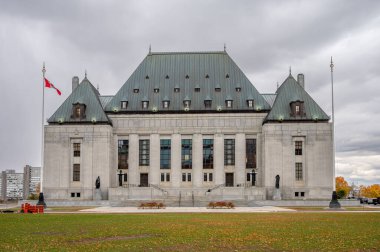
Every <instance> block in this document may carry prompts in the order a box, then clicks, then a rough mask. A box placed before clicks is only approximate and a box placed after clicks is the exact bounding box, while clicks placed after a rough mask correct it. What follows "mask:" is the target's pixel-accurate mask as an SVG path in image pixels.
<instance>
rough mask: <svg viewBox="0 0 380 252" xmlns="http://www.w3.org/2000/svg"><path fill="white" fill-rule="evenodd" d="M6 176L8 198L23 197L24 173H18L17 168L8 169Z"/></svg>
mask: <svg viewBox="0 0 380 252" xmlns="http://www.w3.org/2000/svg"><path fill="white" fill-rule="evenodd" d="M3 176H4V174H3ZM5 176H6V178H5V180H6V181H5V185H6V198H7V199H22V198H23V187H24V174H23V173H16V172H15V170H6V171H5Z"/></svg>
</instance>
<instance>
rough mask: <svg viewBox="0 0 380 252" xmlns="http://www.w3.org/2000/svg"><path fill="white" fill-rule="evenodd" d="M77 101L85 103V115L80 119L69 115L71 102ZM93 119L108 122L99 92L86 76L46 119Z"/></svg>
mask: <svg viewBox="0 0 380 252" xmlns="http://www.w3.org/2000/svg"><path fill="white" fill-rule="evenodd" d="M103 100H106V99H103ZM103 102H105V101H103ZM77 103H80V104H85V105H86V111H85V114H86V117H85V118H83V119H80V120H78V119H74V118H72V117H71V115H72V113H73V104H77ZM94 121H95V122H96V123H110V121H109V119H108V117H107V115H106V114H105V113H104V110H103V107H102V103H101V101H100V98H99V92H98V91H97V90H96V89H95V88H94V86H93V85H92V84H91V83H90V81H89V80H88V79H87V78H84V79H83V81H82V82H81V83H80V84H79V86H78V87H77V88H76V89H75V90H74V91H73V92H72V93H71V94H70V95H69V97H67V99H66V100H65V101H64V102H63V104H62V105H61V106H60V107H59V108H58V109H57V111H56V112H55V113H54V114H53V115H52V116H51V117H50V118H49V120H48V122H49V123H86V122H92V123H93V122H94Z"/></svg>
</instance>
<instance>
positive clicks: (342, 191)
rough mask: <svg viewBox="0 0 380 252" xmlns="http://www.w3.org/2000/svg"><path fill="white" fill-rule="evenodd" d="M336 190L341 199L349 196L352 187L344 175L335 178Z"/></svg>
mask: <svg viewBox="0 0 380 252" xmlns="http://www.w3.org/2000/svg"><path fill="white" fill-rule="evenodd" d="M335 190H336V193H337V195H338V198H339V199H342V198H345V197H347V195H348V194H349V192H350V191H351V187H350V186H349V185H348V183H347V181H346V180H345V179H344V178H343V177H336V178H335Z"/></svg>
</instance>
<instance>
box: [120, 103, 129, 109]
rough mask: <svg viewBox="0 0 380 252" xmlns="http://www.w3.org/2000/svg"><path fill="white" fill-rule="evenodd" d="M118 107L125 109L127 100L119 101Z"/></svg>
mask: <svg viewBox="0 0 380 252" xmlns="http://www.w3.org/2000/svg"><path fill="white" fill-rule="evenodd" d="M120 107H121V109H127V107H128V101H121V104H120Z"/></svg>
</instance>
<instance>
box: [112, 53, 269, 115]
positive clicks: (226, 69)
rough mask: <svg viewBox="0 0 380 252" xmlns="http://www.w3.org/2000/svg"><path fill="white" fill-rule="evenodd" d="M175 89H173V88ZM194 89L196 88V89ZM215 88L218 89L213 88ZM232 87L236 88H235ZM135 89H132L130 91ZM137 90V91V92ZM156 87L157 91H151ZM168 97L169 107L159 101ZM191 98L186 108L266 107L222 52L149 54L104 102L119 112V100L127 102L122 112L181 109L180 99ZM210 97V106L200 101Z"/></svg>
mask: <svg viewBox="0 0 380 252" xmlns="http://www.w3.org/2000/svg"><path fill="white" fill-rule="evenodd" d="M175 88H177V89H179V92H175V91H174V89H175ZM196 88H197V89H198V88H199V89H200V90H199V92H197V91H198V90H196ZM215 88H220V91H216V90H215ZM236 88H240V91H237V90H236ZM134 89H136V92H134ZM137 89H138V92H137ZM154 89H159V92H154ZM164 98H168V99H169V101H170V106H169V108H165V109H164V108H163V106H162V101H163V100H164ZM186 98H189V99H190V100H191V105H190V111H207V112H213V111H216V108H217V107H219V106H221V107H222V109H223V110H224V111H231V110H232V111H234V110H238V111H254V110H255V109H258V110H262V111H265V110H269V109H270V106H269V104H268V103H267V102H266V101H265V99H264V98H263V97H262V96H261V95H260V94H259V92H258V91H257V90H256V88H255V87H254V86H253V85H252V83H251V82H250V81H249V80H248V78H247V77H246V76H245V74H244V73H243V72H242V71H241V70H240V68H239V67H238V66H237V65H236V64H235V62H234V61H233V60H232V59H231V58H230V57H229V55H228V54H227V53H226V52H194V53H183V52H181V53H150V54H148V55H147V56H146V58H145V59H144V60H143V61H142V63H141V64H140V65H139V66H138V68H137V69H136V70H135V71H134V72H133V74H132V75H131V76H130V78H129V79H128V80H127V81H126V82H125V84H124V85H123V86H122V87H121V89H120V90H119V91H118V92H117V94H116V95H115V96H114V98H113V99H112V100H111V101H110V102H109V103H108V104H107V105H106V108H105V110H106V111H115V110H116V111H120V104H121V101H128V108H127V109H126V110H125V112H136V111H139V112H141V111H152V109H153V108H156V109H157V110H158V111H159V112H160V111H183V110H184V105H183V101H184V100H185V99H186ZM207 98H209V99H210V100H212V106H211V108H205V105H204V101H205V100H206V99H207ZM230 98H231V99H232V100H233V107H232V108H226V107H225V101H226V99H230ZM144 99H146V100H148V101H149V109H148V110H146V109H142V106H141V102H142V101H143V100H144ZM247 99H253V100H254V105H255V107H254V108H249V107H248V106H247Z"/></svg>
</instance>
